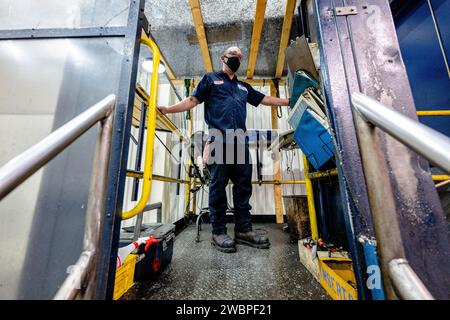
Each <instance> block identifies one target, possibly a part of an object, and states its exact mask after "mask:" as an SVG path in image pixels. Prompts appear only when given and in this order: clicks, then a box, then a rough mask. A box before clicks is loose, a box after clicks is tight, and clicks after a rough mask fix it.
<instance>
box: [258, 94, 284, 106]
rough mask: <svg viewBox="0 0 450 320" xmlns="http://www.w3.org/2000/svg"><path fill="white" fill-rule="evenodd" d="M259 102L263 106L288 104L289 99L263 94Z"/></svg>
mask: <svg viewBox="0 0 450 320" xmlns="http://www.w3.org/2000/svg"><path fill="white" fill-rule="evenodd" d="M261 104H263V105H265V106H288V105H289V99H281V98H277V97H271V96H265V97H264V98H263V99H262V101H261Z"/></svg>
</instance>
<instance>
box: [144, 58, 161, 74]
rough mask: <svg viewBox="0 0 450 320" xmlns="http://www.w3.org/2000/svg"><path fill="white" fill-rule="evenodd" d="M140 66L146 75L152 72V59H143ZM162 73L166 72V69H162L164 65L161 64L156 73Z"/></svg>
mask: <svg viewBox="0 0 450 320" xmlns="http://www.w3.org/2000/svg"><path fill="white" fill-rule="evenodd" d="M141 66H142V69H144V70H145V71H147V72H148V73H152V72H153V60H152V59H145V60H144V62H142V65H141ZM164 71H166V68H165V67H164V65H163V64H162V63H160V64H159V67H158V73H163V72H164Z"/></svg>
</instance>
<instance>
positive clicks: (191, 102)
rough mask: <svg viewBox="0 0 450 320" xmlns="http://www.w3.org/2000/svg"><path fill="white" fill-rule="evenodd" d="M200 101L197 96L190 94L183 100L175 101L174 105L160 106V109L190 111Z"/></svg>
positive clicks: (172, 111) (175, 111)
mask: <svg viewBox="0 0 450 320" xmlns="http://www.w3.org/2000/svg"><path fill="white" fill-rule="evenodd" d="M199 103H200V102H199V101H198V100H197V98H196V97H194V96H190V97H187V98H185V99H183V100H181V101H180V102H178V103H175V104H174V105H171V106H168V107H165V106H158V109H159V110H160V111H161V112H162V113H163V114H166V113H177V112H183V111H188V110H191V109H192V108H194V107H195V106H196V105H198V104H199Z"/></svg>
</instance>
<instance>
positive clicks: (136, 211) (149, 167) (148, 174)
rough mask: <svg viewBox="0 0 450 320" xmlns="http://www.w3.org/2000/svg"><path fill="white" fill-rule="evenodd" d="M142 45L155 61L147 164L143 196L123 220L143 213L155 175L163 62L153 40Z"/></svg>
mask: <svg viewBox="0 0 450 320" xmlns="http://www.w3.org/2000/svg"><path fill="white" fill-rule="evenodd" d="M141 43H142V44H144V45H146V46H148V47H149V48H150V51H151V52H152V56H153V57H152V59H153V70H154V72H152V77H151V82H150V91H149V92H150V96H149V97H148V101H147V103H148V112H149V113H148V120H147V142H146V144H145V148H146V149H145V162H144V176H143V186H142V195H141V198H140V199H139V201H138V203H137V204H136V206H135V207H134V208H133V209H131V210H129V211H126V212H123V213H122V220H127V219H130V218H132V217H134V216H136V215H138V214H139V213H141V212H142V211H143V210H144V208H145V206H146V205H147V202H148V199H149V198H150V192H151V189H152V173H153V147H154V144H155V132H156V112H157V111H156V109H157V108H156V104H157V94H158V80H159V73H158V72H157V70H158V68H159V62H160V60H161V53H160V52H159V49H158V46H157V45H156V43H155V42H153V40H152V39H150V38H147V37H145V38H144V37H142V38H141Z"/></svg>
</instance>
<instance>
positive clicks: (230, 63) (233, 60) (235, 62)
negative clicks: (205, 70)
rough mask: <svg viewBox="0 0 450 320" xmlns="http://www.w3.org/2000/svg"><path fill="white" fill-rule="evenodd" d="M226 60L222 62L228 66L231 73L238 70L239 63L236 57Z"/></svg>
mask: <svg viewBox="0 0 450 320" xmlns="http://www.w3.org/2000/svg"><path fill="white" fill-rule="evenodd" d="M225 58H226V59H227V61H225V59H224V60H223V62H224V63H225V64H226V65H227V66H228V68H230V69H231V71H233V72H236V71H238V69H239V66H240V65H241V62H240V61H239V58H238V57H229V58H228V57H225Z"/></svg>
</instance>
